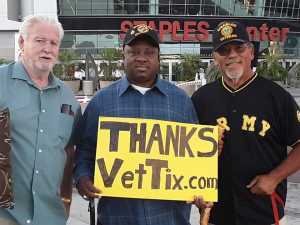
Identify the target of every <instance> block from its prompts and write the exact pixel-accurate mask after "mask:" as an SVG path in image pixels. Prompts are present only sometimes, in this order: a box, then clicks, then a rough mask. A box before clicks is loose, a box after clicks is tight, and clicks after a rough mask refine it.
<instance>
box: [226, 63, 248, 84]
mask: <svg viewBox="0 0 300 225" xmlns="http://www.w3.org/2000/svg"><path fill="white" fill-rule="evenodd" d="M243 73H244V69H243V68H242V67H240V68H239V69H235V70H225V74H226V76H227V77H228V78H229V79H231V80H232V81H233V83H238V81H239V80H240V79H241V77H242V75H243Z"/></svg>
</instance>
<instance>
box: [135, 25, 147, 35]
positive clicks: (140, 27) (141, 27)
mask: <svg viewBox="0 0 300 225" xmlns="http://www.w3.org/2000/svg"><path fill="white" fill-rule="evenodd" d="M133 28H134V30H135V31H136V32H135V33H134V35H135V36H138V35H140V34H144V33H147V32H148V31H149V30H150V29H151V28H150V27H148V26H147V25H146V24H138V25H136V26H134V27H133Z"/></svg>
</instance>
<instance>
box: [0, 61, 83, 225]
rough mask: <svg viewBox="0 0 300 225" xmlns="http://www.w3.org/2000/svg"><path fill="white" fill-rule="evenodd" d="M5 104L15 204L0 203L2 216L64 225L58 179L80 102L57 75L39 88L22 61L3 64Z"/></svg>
mask: <svg viewBox="0 0 300 225" xmlns="http://www.w3.org/2000/svg"><path fill="white" fill-rule="evenodd" d="M70 106H71V110H69V111H68V110H66V109H69V107H70ZM6 107H8V108H9V110H10V116H11V137H12V142H11V146H12V152H11V165H12V179H13V192H14V200H15V207H14V209H3V208H0V218H5V219H11V220H15V221H17V223H19V224H20V225H23V224H24V225H25V224H34V225H64V224H66V220H67V217H66V214H65V210H64V205H63V202H62V201H61V199H60V184H61V181H62V178H63V171H64V166H65V162H66V152H65V147H66V146H67V145H68V144H72V141H71V136H72V131H73V128H74V127H75V124H76V123H77V121H78V118H79V117H80V116H81V112H80V105H79V103H78V102H77V100H76V99H75V97H74V96H73V93H72V91H71V90H70V89H69V88H67V87H66V86H65V85H64V84H63V82H62V81H60V80H59V79H57V78H56V77H54V76H53V75H50V76H49V85H48V86H47V87H46V88H44V89H43V90H40V89H39V88H37V86H36V85H35V84H34V83H33V82H32V80H31V79H30V77H29V76H28V74H27V72H26V71H25V68H24V67H23V65H22V64H21V63H15V64H10V65H8V66H3V67H0V109H3V108H6ZM72 112H73V113H72Z"/></svg>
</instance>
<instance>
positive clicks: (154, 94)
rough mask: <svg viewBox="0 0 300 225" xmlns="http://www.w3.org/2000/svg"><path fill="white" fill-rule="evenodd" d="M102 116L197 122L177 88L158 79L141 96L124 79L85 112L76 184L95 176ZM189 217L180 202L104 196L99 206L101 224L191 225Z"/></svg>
mask: <svg viewBox="0 0 300 225" xmlns="http://www.w3.org/2000/svg"><path fill="white" fill-rule="evenodd" d="M99 116H112V117H130V118H131V117H132V118H146V119H160V120H168V121H175V122H185V123H197V117H196V114H195V111H194V107H193V104H192V102H191V100H190V98H189V97H188V96H187V95H186V94H185V93H184V91H183V90H181V89H179V88H177V87H176V86H175V85H173V84H171V83H169V82H167V81H165V80H161V79H157V81H156V83H155V85H154V86H153V87H152V88H151V89H150V90H149V91H147V92H146V93H145V95H142V94H141V93H140V92H139V91H137V90H135V89H134V88H133V87H132V86H131V85H130V83H129V82H128V80H127V79H126V78H123V79H121V80H119V81H117V82H115V83H113V84H112V85H111V86H109V87H107V88H104V89H102V90H101V91H99V92H98V93H97V94H96V96H95V97H94V98H93V99H92V101H91V102H90V103H89V105H88V106H87V108H86V110H85V113H84V115H83V119H82V121H81V123H80V126H79V129H78V131H79V132H80V143H79V145H78V148H77V151H76V167H75V179H76V181H78V180H79V178H80V177H81V176H89V177H91V178H92V177H93V171H94V162H95V153H96V142H97V130H98V119H99ZM100 141H101V140H100ZM189 216H190V206H189V205H188V204H186V203H185V202H179V201H162V200H144V199H126V198H110V197H102V198H101V199H100V201H99V205H98V218H99V220H100V222H101V224H102V225H124V224H126V225H145V224H155V225H188V224H190V223H189Z"/></svg>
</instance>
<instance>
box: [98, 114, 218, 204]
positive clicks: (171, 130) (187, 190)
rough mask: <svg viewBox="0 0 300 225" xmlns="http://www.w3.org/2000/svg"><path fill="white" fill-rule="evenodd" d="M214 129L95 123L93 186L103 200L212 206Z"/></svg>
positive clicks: (102, 120) (170, 124)
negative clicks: (195, 200) (205, 203)
mask: <svg viewBox="0 0 300 225" xmlns="http://www.w3.org/2000/svg"><path fill="white" fill-rule="evenodd" d="M217 155H218V127H217V126H206V125H196V124H187V123H177V122H170V121H162V120H151V119H135V118H116V117H100V118H99V130H98V141H97V152H96V161H95V177H94V181H95V186H96V187H98V188H99V189H100V190H101V191H102V193H101V195H103V196H114V197H126V198H142V199H165V200H184V201H186V200H192V199H193V197H194V196H199V195H201V196H203V198H204V199H205V200H206V201H217V199H218V197H217V191H218V190H217V188H218V187H217V183H218V174H217V173H218V166H217V165H218V156H217Z"/></svg>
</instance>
